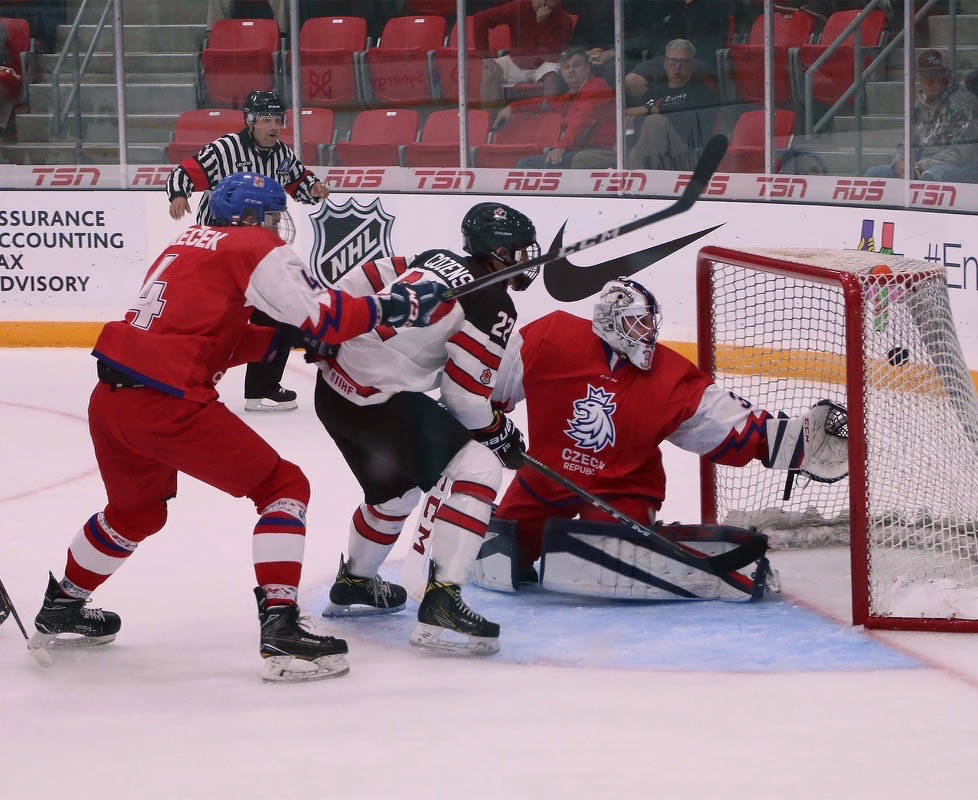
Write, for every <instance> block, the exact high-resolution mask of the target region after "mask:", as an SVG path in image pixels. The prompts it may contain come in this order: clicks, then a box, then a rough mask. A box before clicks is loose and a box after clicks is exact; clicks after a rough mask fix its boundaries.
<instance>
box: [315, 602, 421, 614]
mask: <svg viewBox="0 0 978 800" xmlns="http://www.w3.org/2000/svg"><path fill="white" fill-rule="evenodd" d="M405 605H407V604H406V603H401V605H399V606H391V607H390V608H378V607H377V606H360V605H351V606H340V605H336V604H335V603H330V604H329V605H328V606H326V608H324V609H323V616H324V617H370V616H374V615H376V614H394V613H396V612H398V611H403V610H404V607H405Z"/></svg>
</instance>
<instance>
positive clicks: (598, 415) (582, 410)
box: [564, 384, 617, 453]
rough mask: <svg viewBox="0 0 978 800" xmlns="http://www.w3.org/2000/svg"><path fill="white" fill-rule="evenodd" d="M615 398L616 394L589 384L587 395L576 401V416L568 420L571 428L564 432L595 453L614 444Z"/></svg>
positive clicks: (582, 446)
mask: <svg viewBox="0 0 978 800" xmlns="http://www.w3.org/2000/svg"><path fill="white" fill-rule="evenodd" d="M613 400H614V394H611V393H609V392H606V391H605V390H604V389H601V388H597V389H596V388H594V387H593V386H591V385H590V384H588V387H587V397H584V398H581V399H580V400H575V401H574V417H573V419H569V420H567V424H568V425H570V428H569V429H568V430H566V431H564V433H566V434H567V435H568V436H570V437H571V439H573V440H574V441H575V442H576V443H577V446H578V447H581V448H583V449H585V450H593V451H594V452H595V453H597V452H599V451H601V450H603V449H604V448H605V447H606V446H607V445H609V444H610V445H612V446H614V444H615V423H614V421H613V420H612V419H611V415H612V414H614V413H615V408H617V405H616V404H615V403H614V402H613Z"/></svg>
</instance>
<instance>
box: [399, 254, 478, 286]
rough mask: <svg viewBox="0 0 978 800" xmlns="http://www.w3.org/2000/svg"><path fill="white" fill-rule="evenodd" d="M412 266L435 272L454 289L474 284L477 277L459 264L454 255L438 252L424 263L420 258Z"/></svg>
mask: <svg viewBox="0 0 978 800" xmlns="http://www.w3.org/2000/svg"><path fill="white" fill-rule="evenodd" d="M411 266H413V267H421V268H422V269H426V270H430V271H431V272H434V273H435V274H436V275H438V277H440V278H442V279H443V280H444V281H445V283H447V284H448V285H449V287H451V288H452V289H454V288H456V287H458V286H462V285H464V284H466V283H472V281H474V280H475V276H474V275H473V274H472V273H471V272H470V271H469V268H468V267H467V266H465V264H462V263H461V262H459V261H458V259H457V258H456V257H455V255H454V254H452V253H445V252H442V251H438V252H435V253H433V254H432V255H431V256H429V257H428V258H427V259H426V260H424V261H421V259H420V258H419V259H417V260H416V261H415V262H414V263H413V264H412V265H411Z"/></svg>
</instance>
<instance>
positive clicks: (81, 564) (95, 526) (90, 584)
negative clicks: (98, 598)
mask: <svg viewBox="0 0 978 800" xmlns="http://www.w3.org/2000/svg"><path fill="white" fill-rule="evenodd" d="M138 544H139V542H138V541H134V540H132V539H127V538H126V537H125V536H123V535H122V534H120V533H119V532H118V531H116V530H113V528H112V526H111V525H109V523H108V522H106V521H105V514H104V513H103V512H101V511H100V512H99V513H98V514H93V515H92V517H91V518H90V519H89V520H88V522H86V523H85V524H84V525H83V526H82V529H81V530H80V531H78V533H77V534H76V536H75V538H74V539H73V540H72V542H71V544H70V545H69V546H68V563H67V564H66V565H65V577H64V580H62V581H61V589H62V591H63V592H64V593H65V594H66V595H68V596H69V597H75V598H78V599H80V600H85V599H87V598H88V596H89V595H90V594H91V593H92V592H94V591H95V590H96V589H97V588H98V587H99V586H101V585H102V584H103V583H104V582H105V581H106V580H107V579H108V577H109V576H110V575H111V574H112V573H113V572H115V571H116V570H117V569H119V567H121V566H122V565H123V564H124V563H125V561H126V559H127V558H129V556H131V555H132V554H133V551H134V550H135V549H136V545H138Z"/></svg>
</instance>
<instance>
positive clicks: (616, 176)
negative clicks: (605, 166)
mask: <svg viewBox="0 0 978 800" xmlns="http://www.w3.org/2000/svg"><path fill="white" fill-rule="evenodd" d="M590 177H591V178H593V179H594V186H593V187H592V188H591V191H593V192H644V191H645V184H646V183H647V182H648V178H646V176H645V173H644V172H592V173H591V176H590Z"/></svg>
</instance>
